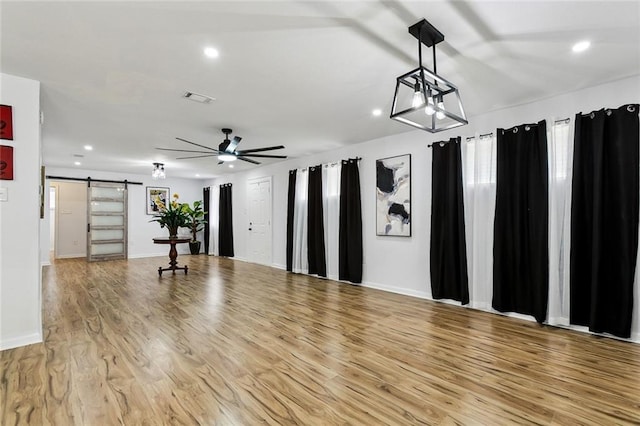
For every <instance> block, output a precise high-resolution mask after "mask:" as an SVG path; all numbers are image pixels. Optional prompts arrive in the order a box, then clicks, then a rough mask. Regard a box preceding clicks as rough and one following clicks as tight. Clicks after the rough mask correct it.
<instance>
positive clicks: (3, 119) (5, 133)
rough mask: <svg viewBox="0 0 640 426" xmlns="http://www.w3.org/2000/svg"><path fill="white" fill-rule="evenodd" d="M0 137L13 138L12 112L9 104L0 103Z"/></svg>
mask: <svg viewBox="0 0 640 426" xmlns="http://www.w3.org/2000/svg"><path fill="white" fill-rule="evenodd" d="M0 139H7V140H10V141H12V140H13V112H12V111H11V106H10V105H0Z"/></svg>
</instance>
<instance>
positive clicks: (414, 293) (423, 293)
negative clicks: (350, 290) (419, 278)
mask: <svg viewBox="0 0 640 426" xmlns="http://www.w3.org/2000/svg"><path fill="white" fill-rule="evenodd" d="M345 282H346V283H349V282H348V281H345ZM349 284H351V283H349ZM355 285H361V286H362V287H367V288H374V289H376V290H382V291H387V292H389V293H396V294H402V295H404V296H411V297H417V298H419V299H429V300H432V299H431V293H429V292H426V291H418V290H413V289H409V288H398V287H389V286H386V285H383V284H378V283H372V282H363V283H362V284H355Z"/></svg>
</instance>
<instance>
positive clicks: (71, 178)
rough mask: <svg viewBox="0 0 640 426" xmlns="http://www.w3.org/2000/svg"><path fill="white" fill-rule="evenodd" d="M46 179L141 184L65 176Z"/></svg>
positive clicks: (138, 183)
mask: <svg viewBox="0 0 640 426" xmlns="http://www.w3.org/2000/svg"><path fill="white" fill-rule="evenodd" d="M45 177H46V178H47V179H54V180H74V181H78V182H102V183H123V184H125V185H142V182H131V181H128V180H126V179H125V180H108V179H92V178H91V177H87V178H74V177H67V176H50V175H47V176H45Z"/></svg>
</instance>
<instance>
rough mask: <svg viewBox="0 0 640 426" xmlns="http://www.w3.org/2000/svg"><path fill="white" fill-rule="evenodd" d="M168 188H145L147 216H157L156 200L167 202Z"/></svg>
mask: <svg viewBox="0 0 640 426" xmlns="http://www.w3.org/2000/svg"><path fill="white" fill-rule="evenodd" d="M169 192H170V191H169V188H165V187H157V186H147V214H157V213H158V212H159V210H160V209H159V208H158V204H157V202H156V200H158V199H160V201H162V202H163V203H167V202H169V201H170V200H169Z"/></svg>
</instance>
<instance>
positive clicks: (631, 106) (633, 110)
mask: <svg viewBox="0 0 640 426" xmlns="http://www.w3.org/2000/svg"><path fill="white" fill-rule="evenodd" d="M627 111H629V112H636V107H635V106H633V105H627Z"/></svg>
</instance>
